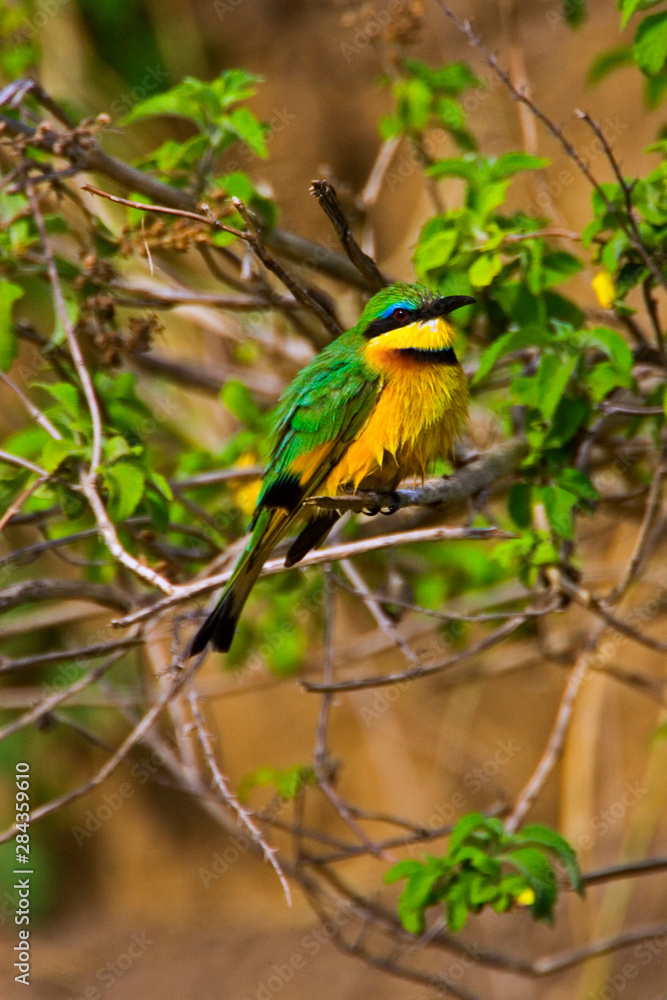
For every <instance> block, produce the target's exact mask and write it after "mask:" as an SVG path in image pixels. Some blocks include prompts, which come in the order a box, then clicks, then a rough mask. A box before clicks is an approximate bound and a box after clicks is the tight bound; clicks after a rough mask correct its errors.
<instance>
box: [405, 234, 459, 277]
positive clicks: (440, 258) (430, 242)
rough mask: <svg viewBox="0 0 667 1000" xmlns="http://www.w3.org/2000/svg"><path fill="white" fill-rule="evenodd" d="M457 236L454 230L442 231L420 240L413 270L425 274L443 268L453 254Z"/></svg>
mask: <svg viewBox="0 0 667 1000" xmlns="http://www.w3.org/2000/svg"><path fill="white" fill-rule="evenodd" d="M458 235H459V234H458V232H457V230H456V229H443V230H441V231H440V232H439V233H434V234H433V236H429V237H428V238H427V239H425V240H422V241H421V242H420V243H419V246H418V247H417V249H416V251H415V254H414V258H413V259H414V264H415V269H416V270H417V271H418V272H419V273H420V274H426V273H427V272H428V271H435V270H436V269H437V268H439V267H443V266H444V265H445V264H446V263H447V261H448V260H449V258H450V257H451V255H452V253H453V252H454V247H455V246H456V242H457V240H458Z"/></svg>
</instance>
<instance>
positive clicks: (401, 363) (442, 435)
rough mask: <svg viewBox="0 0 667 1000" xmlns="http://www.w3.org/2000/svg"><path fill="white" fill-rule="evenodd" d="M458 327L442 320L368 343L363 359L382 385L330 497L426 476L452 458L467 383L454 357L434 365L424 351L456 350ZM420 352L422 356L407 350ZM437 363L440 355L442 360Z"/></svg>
mask: <svg viewBox="0 0 667 1000" xmlns="http://www.w3.org/2000/svg"><path fill="white" fill-rule="evenodd" d="M453 340H454V332H453V330H452V328H451V327H450V326H449V325H448V324H447V323H446V322H445V321H444V319H442V318H438V319H432V320H428V321H425V322H421V323H411V324H410V325H409V326H404V327H400V328H399V329H397V330H391V331H389V332H388V333H385V334H381V335H380V336H378V337H375V338H373V339H372V340H370V341H369V342H368V344H367V345H366V347H365V348H364V360H365V361H366V363H367V364H368V365H369V367H371V368H373V369H374V370H375V371H377V372H378V373H379V374H380V378H381V384H382V388H381V390H380V394H379V397H378V401H377V403H376V405H375V407H374V409H373V411H372V413H371V414H370V416H369V417H368V420H367V421H366V423H365V424H364V426H363V427H362V428H361V430H360V431H359V434H358V435H357V437H356V438H355V439H354V440H353V441H352V442H351V444H350V446H349V448H348V449H347V451H346V452H345V455H344V456H343V458H342V459H341V461H340V462H339V463H338V464H337V465H336V467H335V468H334V469H333V471H332V473H331V474H330V476H329V478H328V479H327V482H326V490H327V493H328V494H329V495H332V496H333V495H335V494H336V493H337V492H338V491H339V490H340V488H341V487H342V486H345V485H347V484H351V485H352V486H353V487H354V488H355V489H357V487H358V486H359V484H360V483H361V482H362V481H363V480H364V479H366V478H367V477H369V478H370V479H371V485H373V486H381V485H385V484H391V485H392V488H393V486H395V485H396V484H397V483H398V482H399V481H400V480H401V479H402V478H404V477H405V476H408V475H418V476H421V477H422V478H423V477H424V475H425V472H426V469H427V467H428V465H429V464H430V462H432V461H433V459H435V458H436V457H438V456H444V457H447V456H448V455H450V454H451V452H452V448H453V445H454V441H455V440H456V438H457V437H458V436H459V434H460V433H461V430H462V428H463V426H464V424H465V421H466V418H467V415H468V386H467V382H466V377H465V374H464V372H463V369H462V368H461V366H460V364H459V363H458V361H456V359H455V358H454V357H451V358H449V359H448V360H447V361H445V362H443V360H442V358H440V359H437V360H430V359H429V358H428V355H425V354H424V352H425V351H443V350H446V349H448V348H451V346H452V343H453ZM405 348H409V349H412V351H413V352H414V351H415V349H416V350H417V351H419V352H420V354H419V356H418V357H417V356H415V354H414V353H413V354H412V356H411V355H410V354H409V353H408V354H405V353H401V351H402V350H404V349H405ZM436 358H437V356H436Z"/></svg>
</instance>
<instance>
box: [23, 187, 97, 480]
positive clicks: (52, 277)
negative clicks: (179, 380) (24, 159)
mask: <svg viewBox="0 0 667 1000" xmlns="http://www.w3.org/2000/svg"><path fill="white" fill-rule="evenodd" d="M25 190H26V194H27V196H28V201H29V202H30V208H31V210H32V216H33V219H34V221H35V226H36V227H37V232H38V233H39V238H40V240H41V243H42V251H43V253H44V260H45V261H46V270H47V273H48V275H49V281H50V283H51V294H52V295H53V301H54V304H55V307H56V312H57V314H58V318H59V319H60V322H61V324H62V328H63V330H64V331H65V334H66V336H67V345H68V347H69V352H70V354H71V355H72V361H73V362H74V368H75V370H76V373H77V375H78V377H79V381H80V382H81V387H82V389H83V394H84V396H85V397H86V404H87V406H88V412H89V413H90V421H91V425H92V431H93V442H92V447H91V450H90V475H92V476H95V475H97V467H98V466H99V464H100V461H101V460H102V418H101V416H100V408H99V404H98V402H97V396H96V395H95V389H94V388H93V382H92V379H91V377H90V374H89V372H88V369H87V367H86V362H85V361H84V358H83V354H82V353H81V348H80V346H79V341H78V340H77V337H76V334H75V332H74V327H73V326H72V323H71V322H70V318H69V316H68V314H67V306H66V304H65V297H64V295H63V292H62V288H61V286H60V277H59V275H58V269H57V267H56V262H55V259H54V257H53V252H52V250H51V243H50V241H49V237H48V234H47V231H46V226H45V224H44V217H43V216H42V210H41V208H40V206H39V199H38V198H37V195H36V194H35V190H34V187H33V184H32V181H31V179H30V177H26V179H25Z"/></svg>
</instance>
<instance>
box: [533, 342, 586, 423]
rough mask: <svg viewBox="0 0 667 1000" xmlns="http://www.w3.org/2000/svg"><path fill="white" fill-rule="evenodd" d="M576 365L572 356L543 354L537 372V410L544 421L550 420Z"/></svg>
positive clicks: (575, 359)
mask: <svg viewBox="0 0 667 1000" xmlns="http://www.w3.org/2000/svg"><path fill="white" fill-rule="evenodd" d="M576 364H577V358H576V357H575V355H574V354H569V355H565V356H564V357H563V356H561V355H558V354H552V353H545V354H543V355H542V359H541V361H540V366H539V368H538V370H537V392H538V399H539V403H538V406H539V410H540V413H541V414H542V416H543V417H544V419H545V420H551V419H552V418H553V415H554V413H555V412H556V407H557V406H558V404H559V403H560V401H561V397H562V395H563V393H564V392H565V390H566V388H567V385H568V382H569V381H570V378H571V376H572V372H573V371H574V369H575V367H576Z"/></svg>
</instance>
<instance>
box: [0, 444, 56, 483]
mask: <svg viewBox="0 0 667 1000" xmlns="http://www.w3.org/2000/svg"><path fill="white" fill-rule="evenodd" d="M0 462H8V463H9V465H18V466H19V467H20V468H21V469H29V470H30V472H34V473H35V474H36V475H38V476H40V477H41V478H42V479H49V478H50V473H48V472H47V471H46V469H42V467H41V466H40V465H35V463H34V462H31V461H30V460H29V459H27V458H21V457H20V456H19V455H14V454H12V452H11V451H3V450H2V449H1V448H0Z"/></svg>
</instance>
